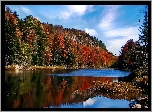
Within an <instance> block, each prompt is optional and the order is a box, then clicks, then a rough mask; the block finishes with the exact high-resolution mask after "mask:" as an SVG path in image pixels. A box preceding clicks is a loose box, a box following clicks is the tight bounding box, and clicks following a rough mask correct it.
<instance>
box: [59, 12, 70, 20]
mask: <svg viewBox="0 0 152 112" xmlns="http://www.w3.org/2000/svg"><path fill="white" fill-rule="evenodd" d="M70 16H71V13H68V12H61V13H60V16H59V18H61V19H69V17H70Z"/></svg>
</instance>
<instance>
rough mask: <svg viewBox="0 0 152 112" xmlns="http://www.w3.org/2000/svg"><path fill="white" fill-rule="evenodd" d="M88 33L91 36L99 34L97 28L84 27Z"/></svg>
mask: <svg viewBox="0 0 152 112" xmlns="http://www.w3.org/2000/svg"><path fill="white" fill-rule="evenodd" d="M84 30H85V32H86V33H89V34H90V35H91V36H97V35H98V33H97V32H96V30H95V29H88V28H85V29H84Z"/></svg>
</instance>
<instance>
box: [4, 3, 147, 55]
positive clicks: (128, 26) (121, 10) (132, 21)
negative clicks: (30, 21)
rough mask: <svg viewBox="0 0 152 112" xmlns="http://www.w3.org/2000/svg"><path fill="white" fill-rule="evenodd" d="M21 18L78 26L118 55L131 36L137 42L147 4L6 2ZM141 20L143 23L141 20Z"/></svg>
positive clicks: (65, 25) (67, 26)
mask: <svg viewBox="0 0 152 112" xmlns="http://www.w3.org/2000/svg"><path fill="white" fill-rule="evenodd" d="M7 6H8V7H9V8H10V9H11V10H12V11H13V12H14V11H16V12H17V14H18V15H19V18H22V19H24V18H26V16H28V15H32V16H33V17H35V18H37V19H38V20H40V21H41V22H44V23H47V22H48V23H49V24H53V25H62V26H63V28H75V29H78V30H83V31H85V32H86V33H89V34H90V35H91V36H95V37H96V38H98V40H102V42H103V43H104V44H105V45H106V48H107V50H108V51H109V52H112V53H113V54H114V55H115V54H116V55H117V56H118V55H119V54H120V53H119V51H120V50H121V47H122V46H123V45H125V43H126V42H127V41H128V40H129V39H133V40H134V41H137V40H138V39H139V36H138V34H140V32H139V30H138V29H139V27H140V26H141V25H142V22H143V18H144V14H143V13H141V11H140V10H143V9H144V7H145V5H7ZM139 19H140V22H139Z"/></svg>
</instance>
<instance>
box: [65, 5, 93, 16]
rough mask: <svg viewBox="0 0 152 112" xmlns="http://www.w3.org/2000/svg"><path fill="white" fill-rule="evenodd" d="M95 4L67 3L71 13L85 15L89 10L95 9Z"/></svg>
mask: <svg viewBox="0 0 152 112" xmlns="http://www.w3.org/2000/svg"><path fill="white" fill-rule="evenodd" d="M92 6H93V5H67V7H68V9H69V11H70V13H71V14H73V13H77V14H78V15H83V14H85V12H86V11H87V10H89V11H93V9H92Z"/></svg>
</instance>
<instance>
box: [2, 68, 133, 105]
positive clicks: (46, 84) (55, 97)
mask: <svg viewBox="0 0 152 112" xmlns="http://www.w3.org/2000/svg"><path fill="white" fill-rule="evenodd" d="M129 74H130V72H126V71H119V70H110V69H109V70H104V69H79V70H55V71H52V70H34V71H20V72H18V73H15V72H8V71H6V72H5V107H6V108H129V104H130V103H131V101H127V100H125V99H120V98H119V97H116V96H112V95H108V94H104V93H103V94H100V95H98V94H97V95H95V96H90V97H88V98H83V97H74V96H72V93H73V92H74V91H76V90H80V91H81V90H85V89H87V88H89V87H92V86H93V84H92V82H93V81H101V82H105V81H111V82H118V81H120V80H121V78H122V77H124V76H128V75H129Z"/></svg>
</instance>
